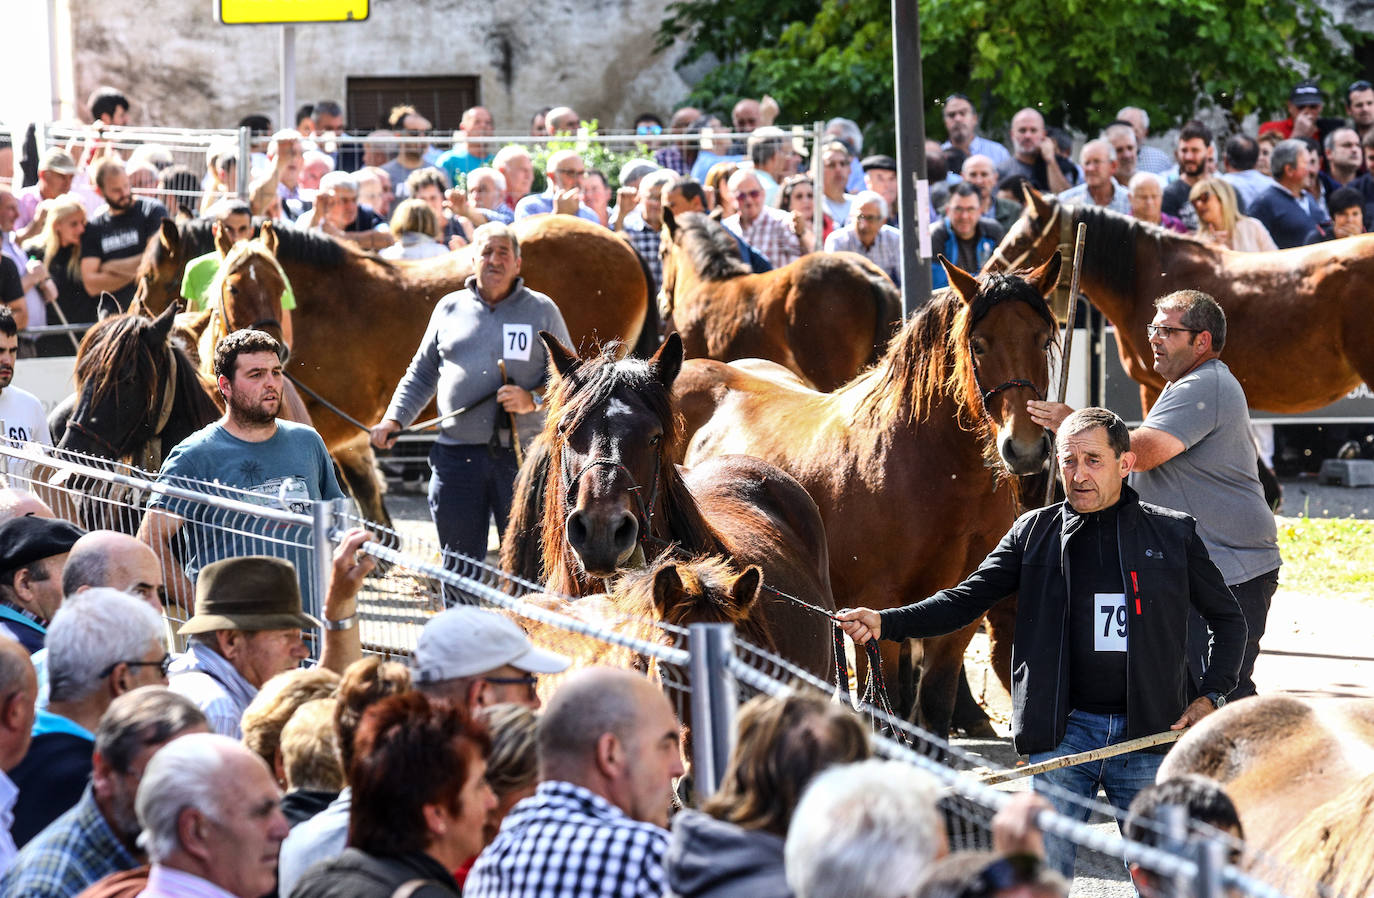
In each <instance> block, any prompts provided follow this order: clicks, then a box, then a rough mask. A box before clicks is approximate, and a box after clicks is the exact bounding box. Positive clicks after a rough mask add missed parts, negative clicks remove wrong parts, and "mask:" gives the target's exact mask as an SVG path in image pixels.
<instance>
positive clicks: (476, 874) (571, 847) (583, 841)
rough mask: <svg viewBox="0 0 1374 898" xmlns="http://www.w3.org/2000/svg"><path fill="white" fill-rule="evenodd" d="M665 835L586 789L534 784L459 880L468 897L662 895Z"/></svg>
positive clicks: (632, 897)
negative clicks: (528, 795) (499, 830)
mask: <svg viewBox="0 0 1374 898" xmlns="http://www.w3.org/2000/svg"><path fill="white" fill-rule="evenodd" d="M667 847H668V833H667V831H666V830H663V829H660V828H658V827H657V826H654V825H653V824H651V823H641V822H639V821H636V820H631V819H630V818H629V817H627V816H625V814H624V813H623V812H622V811H621V810H620V809H619V808H617V807H615V806H614V805H612V804H611V803H610V802H608V801H606V799H604V798H602V797H601V796H599V795H597V794H595V793H594V792H592V791H590V790H589V789H584V788H583V787H581V786H576V785H573V784H572V783H568V782H561V781H556V780H555V781H551V782H543V783H540V784H539V788H538V790H537V791H536V792H535V793H534V795H533V796H532V797H530V798H526V799H525V800H524V801H522V802H520V803H519V804H517V805H516V806H515V807H514V808H512V809H511V812H510V813H509V814H508V815H507V816H506V819H505V822H504V823H502V824H501V832H500V833H498V834H497V836H496V838H495V839H494V840H493V841H492V843H491V844H490V845H488V846H487V849H486V850H485V851H483V852H482V854H481V855H480V856H478V858H477V863H475V864H474V865H473V867H472V872H471V873H469V874H468V878H467V881H466V882H465V883H464V884H463V895H464V896H465V898H641V896H642V898H660V896H662V895H663V892H664V890H665V889H666V888H667V879H666V877H665V875H664V872H663V853H664V851H666V850H667Z"/></svg>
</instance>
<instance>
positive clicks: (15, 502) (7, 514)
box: [0, 488, 57, 524]
mask: <svg viewBox="0 0 1374 898" xmlns="http://www.w3.org/2000/svg"><path fill="white" fill-rule="evenodd" d="M26 514H31V515H33V516H34V517H36V518H55V517H57V515H55V514H53V513H52V509H51V508H49V507H48V506H47V503H45V502H44V501H43V500H42V499H40V498H38V497H37V496H35V495H34V494H33V493H31V492H29V491H28V490H17V489H11V488H5V489H0V524H3V523H5V522H6V521H8V520H9V519H10V518H22V517H23V516H24V515H26Z"/></svg>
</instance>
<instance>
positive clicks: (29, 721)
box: [0, 634, 38, 771]
mask: <svg viewBox="0 0 1374 898" xmlns="http://www.w3.org/2000/svg"><path fill="white" fill-rule="evenodd" d="M37 698H38V677H37V676H36V675H35V674H34V672H33V662H32V661H30V660H29V652H28V650H27V649H25V648H24V647H23V646H22V645H20V644H19V641H18V640H16V639H14V638H12V637H10V636H9V635H7V634H6V635H0V770H5V771H8V770H12V769H14V767H15V765H17V764H18V763H19V762H20V761H22V760H24V755H26V754H28V751H29V740H30V739H31V734H32V730H33V703H34V701H35V700H36V699H37Z"/></svg>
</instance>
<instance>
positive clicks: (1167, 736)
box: [978, 728, 1188, 786]
mask: <svg viewBox="0 0 1374 898" xmlns="http://www.w3.org/2000/svg"><path fill="white" fill-rule="evenodd" d="M1186 732H1188V730H1187V729H1186V728H1185V729H1182V730H1165V731H1164V732H1162V733H1155V734H1154V735H1152V736H1141V737H1140V738H1138V739H1128V740H1126V741H1125V742H1117V743H1114V744H1112V745H1107V746H1103V747H1102V748H1094V749H1092V750H1091V751H1080V752H1078V753H1077V754H1073V755H1063V756H1062V757H1058V758H1050V759H1049V760H1048V761H1041V762H1040V763H1039V764H1030V765H1027V766H1025V767H1017V768H1016V769H1015V770H998V771H995V772H993V773H991V774H986V775H984V776H980V777H979V778H978V782H980V783H982V784H983V785H985V786H990V785H992V784H993V783H1005V782H1007V781H1009V780H1018V779H1021V778H1022V777H1027V776H1035V775H1036V774H1038V773H1048V772H1049V771H1051V770H1058V769H1059V768H1061V767H1073V766H1074V765H1076V764H1086V763H1088V762H1089V761H1100V760H1102V759H1103V758H1114V757H1116V756H1117V755H1124V754H1128V753H1130V752H1133V751H1140V750H1141V749H1142V748H1153V747H1154V746H1156V745H1168V744H1169V743H1171V742H1177V741H1178V740H1179V739H1181V738H1183V734H1184V733H1186Z"/></svg>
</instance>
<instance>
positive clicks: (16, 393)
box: [0, 386, 52, 487]
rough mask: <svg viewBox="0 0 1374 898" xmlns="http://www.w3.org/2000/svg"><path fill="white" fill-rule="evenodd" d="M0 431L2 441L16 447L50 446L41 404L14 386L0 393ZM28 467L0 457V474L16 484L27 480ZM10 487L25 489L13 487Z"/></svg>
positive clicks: (6, 457)
mask: <svg viewBox="0 0 1374 898" xmlns="http://www.w3.org/2000/svg"><path fill="white" fill-rule="evenodd" d="M0 424H2V425H3V426H4V430H3V431H0V433H2V434H3V436H4V437H5V439H7V440H14V441H17V442H20V443H29V442H34V443H42V444H43V445H44V446H51V445H52V434H51V433H49V432H48V416H47V415H46V414H44V413H43V403H41V402H39V401H38V397H37V396H35V395H33V394H32V393H29V392H27V391H25V390H21V389H19V388H18V387H16V386H8V387H5V389H4V390H0ZM32 467H33V465H32V463H31V462H25V461H17V460H15V459H12V458H10V457H8V456H0V473H4V474H10V475H13V476H14V477H15V478H16V479H17V480H27V479H29V478H30V477H31V473H32ZM11 485H12V486H21V487H26V486H27V484H24V483H16V484H11Z"/></svg>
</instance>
